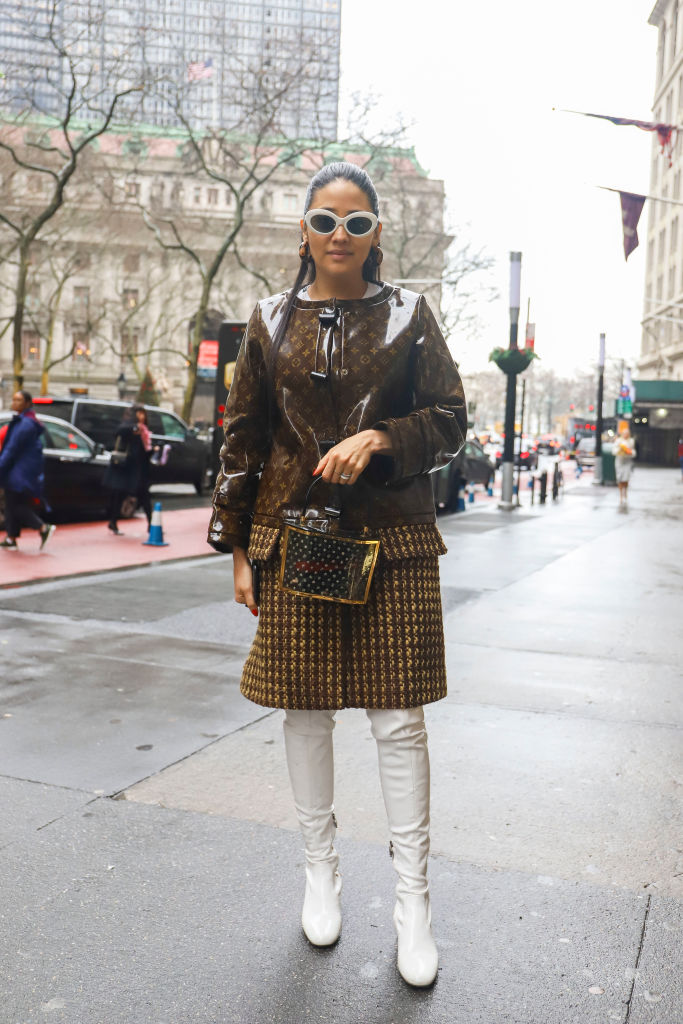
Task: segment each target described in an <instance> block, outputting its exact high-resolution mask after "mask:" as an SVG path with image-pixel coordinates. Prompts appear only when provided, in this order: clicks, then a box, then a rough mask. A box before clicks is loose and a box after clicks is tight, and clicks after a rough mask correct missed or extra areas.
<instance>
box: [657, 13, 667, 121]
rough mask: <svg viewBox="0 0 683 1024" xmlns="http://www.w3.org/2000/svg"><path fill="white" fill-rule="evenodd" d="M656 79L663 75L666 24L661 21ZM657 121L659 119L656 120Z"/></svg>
mask: <svg viewBox="0 0 683 1024" xmlns="http://www.w3.org/2000/svg"><path fill="white" fill-rule="evenodd" d="M657 58H658V60H657V78H658V79H661V78H662V75H663V74H664V60H665V58H666V22H665V21H663V22H662V24H661V25H660V27H659V53H658V54H657ZM657 120H659V118H657Z"/></svg>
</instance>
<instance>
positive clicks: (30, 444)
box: [0, 391, 56, 550]
mask: <svg viewBox="0 0 683 1024" xmlns="http://www.w3.org/2000/svg"><path fill="white" fill-rule="evenodd" d="M12 411H13V413H14V416H13V417H12V419H11V420H10V423H9V427H8V429H7V433H6V434H5V437H4V440H3V444H2V451H0V487H3V488H4V490H5V530H6V533H7V536H6V537H5V539H4V540H3V541H2V543H0V547H2V548H5V549H16V548H17V547H18V545H17V540H18V538H19V537H20V535H21V528H22V526H26V527H28V528H29V529H30V530H38V532H39V534H40V547H41V550H42V548H44V547H45V545H46V544H47V542H48V541H49V539H50V537H51V536H52V535H53V533H54V532H55V529H56V527H55V526H54V525H53V524H52V523H46V522H44V520H43V519H41V517H40V516H39V515H38V512H37V510H36V506H38V505H39V504H40V499H41V497H42V493H43V484H44V482H45V473H44V467H43V443H42V440H41V435H42V434H43V431H44V427H43V425H42V423H40V422H39V420H38V419H36V414H35V413H34V411H33V398H32V396H31V394H30V393H29V392H28V391H17V392H15V394H14V395H13V396H12Z"/></svg>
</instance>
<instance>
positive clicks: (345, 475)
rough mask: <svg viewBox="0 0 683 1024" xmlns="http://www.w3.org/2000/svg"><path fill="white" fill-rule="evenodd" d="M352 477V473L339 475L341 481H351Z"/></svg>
mask: <svg viewBox="0 0 683 1024" xmlns="http://www.w3.org/2000/svg"><path fill="white" fill-rule="evenodd" d="M351 476H352V474H351V473H340V474H339V479H340V480H350V479H351Z"/></svg>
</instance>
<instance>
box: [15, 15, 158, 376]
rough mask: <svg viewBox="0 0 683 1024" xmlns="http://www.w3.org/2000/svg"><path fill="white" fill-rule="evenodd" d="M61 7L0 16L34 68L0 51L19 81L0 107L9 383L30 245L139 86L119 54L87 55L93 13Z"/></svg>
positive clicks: (19, 370) (19, 359) (93, 36)
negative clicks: (71, 15) (99, 59)
mask: <svg viewBox="0 0 683 1024" xmlns="http://www.w3.org/2000/svg"><path fill="white" fill-rule="evenodd" d="M62 8H63V5H62V3H61V0H46V3H44V4H41V5H39V7H38V8H36V7H35V5H33V4H30V3H27V2H26V0H20V2H19V3H17V4H16V6H15V9H14V11H13V14H12V15H11V16H8V17H11V19H12V21H13V23H14V25H15V27H16V30H17V33H18V36H19V37H20V38H21V39H23V40H24V41H28V42H29V43H30V44H31V46H32V53H33V54H34V59H35V62H36V63H37V65H38V69H37V72H36V73H35V74H31V75H29V76H28V78H27V76H26V71H25V61H26V59H27V56H28V53H27V52H26V51H25V50H22V49H21V48H19V49H18V50H17V51H16V52H15V51H9V50H8V49H7V48H6V49H5V50H4V51H3V52H2V61H3V65H4V71H5V75H6V77H7V78H8V80H9V81H10V82H12V83H19V85H18V86H17V87H16V88H13V91H12V92H11V93H10V95H9V106H8V109H5V111H4V112H2V113H1V114H0V157H1V159H0V175H1V176H2V181H3V183H4V182H5V181H6V179H9V181H10V182H11V184H12V189H11V191H10V195H9V201H8V202H3V203H2V207H1V208H0V225H2V226H3V227H4V229H5V234H6V235H9V236H10V239H9V241H10V244H9V245H8V246H7V245H6V247H5V252H6V258H7V257H11V258H12V259H13V260H14V261H15V267H16V272H15V280H14V287H13V312H12V316H11V322H12V345H13V365H14V378H15V387H21V385H22V384H23V379H24V373H23V371H24V365H23V355H22V328H23V325H24V316H25V308H26V295H27V288H28V281H29V275H30V271H31V256H32V250H33V246H34V244H35V242H36V240H37V239H38V238H39V237H40V235H41V233H42V232H43V230H44V229H45V227H46V225H47V224H48V223H49V222H50V221H51V220H52V218H53V217H55V215H56V214H57V213H58V211H59V210H60V209H61V208H62V206H63V205H64V203H65V202H66V199H67V186H68V185H69V183H70V181H71V180H72V178H73V176H74V174H75V172H76V169H77V167H78V165H79V162H80V160H81V157H82V155H83V154H84V152H85V151H86V150H87V149H88V148H89V147H91V146H92V144H93V142H94V141H95V140H96V139H97V138H98V137H99V136H101V135H102V134H103V133H104V132H106V131H107V129H108V128H109V126H110V125H111V123H112V120H113V118H114V115H115V113H116V110H117V108H118V106H119V104H120V102H121V101H122V100H123V99H124V98H126V97H129V96H131V95H132V94H134V93H137V92H139V91H140V89H141V87H142V86H141V83H140V82H132V83H131V81H130V69H129V68H128V67H127V66H126V65H125V64H124V62H123V61H113V62H109V64H108V66H107V67H101V66H98V65H97V64H95V63H94V62H93V60H92V57H91V56H90V54H91V53H92V52H93V47H94V45H95V44H96V41H97V35H98V31H99V29H98V24H97V22H96V18H93V20H92V21H91V22H88V23H87V24H86V25H82V24H78V25H73V26H71V25H70V24H69V22H68V18H65V17H64V11H63V9H62ZM37 12H38V16H37ZM70 28H72V29H73V34H72V35H71V36H70V35H69V30H70ZM86 38H87V43H88V46H87V47H84V46H83V45H82V44H83V43H84V40H85V39H86ZM22 83H23V84H22ZM5 242H7V239H5ZM8 250H9V251H8Z"/></svg>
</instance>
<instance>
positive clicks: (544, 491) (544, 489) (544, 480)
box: [539, 469, 548, 505]
mask: <svg viewBox="0 0 683 1024" xmlns="http://www.w3.org/2000/svg"><path fill="white" fill-rule="evenodd" d="M547 496H548V470H547V469H544V470H543V472H542V473H541V492H540V495H539V501H540V503H541V505H545V500H546V497H547Z"/></svg>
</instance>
